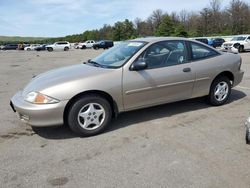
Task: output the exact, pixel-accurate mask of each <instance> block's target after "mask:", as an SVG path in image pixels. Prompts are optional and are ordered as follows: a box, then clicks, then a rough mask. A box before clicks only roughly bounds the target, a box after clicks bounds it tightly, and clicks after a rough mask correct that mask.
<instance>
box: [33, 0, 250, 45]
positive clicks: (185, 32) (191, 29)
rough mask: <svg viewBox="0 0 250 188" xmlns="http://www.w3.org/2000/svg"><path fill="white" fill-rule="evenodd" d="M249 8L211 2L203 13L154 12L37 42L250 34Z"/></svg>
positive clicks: (236, 0) (237, 2)
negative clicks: (132, 19)
mask: <svg viewBox="0 0 250 188" xmlns="http://www.w3.org/2000/svg"><path fill="white" fill-rule="evenodd" d="M249 20H250V5H249V4H248V3H246V2H245V1H244V0H231V1H230V3H229V4H228V5H227V6H224V7H223V6H222V1H221V0H210V2H209V5H208V6H207V7H205V8H203V9H202V10H200V11H197V12H194V11H187V10H182V11H180V12H171V13H168V12H164V10H161V9H157V10H154V11H153V12H152V13H151V15H149V16H148V18H147V19H144V20H143V19H141V18H136V19H135V20H134V21H131V20H128V19H125V20H124V21H118V22H116V23H115V24H114V25H108V24H104V25H103V27H101V28H100V29H95V30H87V31H84V32H83V33H81V34H74V35H68V36H65V37H59V38H48V39H45V40H42V41H41V40H40V41H35V42H39V43H53V42H55V41H62V40H65V41H69V42H79V41H86V40H101V39H109V40H114V41H122V40H127V39H133V38H137V37H145V36H180V37H202V36H223V35H237V34H246V33H250V21H249Z"/></svg>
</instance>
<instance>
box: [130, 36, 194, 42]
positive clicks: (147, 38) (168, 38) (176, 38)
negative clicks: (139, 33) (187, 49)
mask: <svg viewBox="0 0 250 188" xmlns="http://www.w3.org/2000/svg"><path fill="white" fill-rule="evenodd" d="M164 40H186V41H191V40H190V39H187V38H183V37H145V38H136V39H133V40H130V41H141V42H160V41H164Z"/></svg>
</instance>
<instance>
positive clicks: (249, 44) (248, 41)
mask: <svg viewBox="0 0 250 188" xmlns="http://www.w3.org/2000/svg"><path fill="white" fill-rule="evenodd" d="M234 49H237V51H238V52H239V53H241V52H244V51H248V50H250V35H239V36H236V37H233V39H232V40H231V41H229V42H224V43H223V45H222V50H224V51H233V50H234Z"/></svg>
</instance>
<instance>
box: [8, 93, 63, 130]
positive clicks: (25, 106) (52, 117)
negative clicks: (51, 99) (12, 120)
mask: <svg viewBox="0 0 250 188" xmlns="http://www.w3.org/2000/svg"><path fill="white" fill-rule="evenodd" d="M67 102H68V101H60V102H59V103H56V104H42V105H36V104H32V103H29V102H26V101H25V100H24V98H23V96H22V94H21V92H20V91H19V92H18V93H17V94H16V95H14V96H13V97H12V98H11V101H10V105H11V108H12V109H13V111H14V112H17V114H18V116H19V118H20V120H21V121H23V122H24V123H27V124H29V125H32V126H37V127H47V126H54V125H63V113H64V109H65V106H66V104H67Z"/></svg>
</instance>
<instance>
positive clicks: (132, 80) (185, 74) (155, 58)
mask: <svg viewBox="0 0 250 188" xmlns="http://www.w3.org/2000/svg"><path fill="white" fill-rule="evenodd" d="M136 61H144V62H146V64H147V65H148V68H147V69H145V70H140V71H133V70H124V73H123V100H124V109H125V110H132V109H137V108H141V107H146V106H152V105H157V104H161V103H166V102H173V101H178V100H184V99H188V98H190V97H191V96H192V89H193V85H194V81H195V73H194V72H193V71H192V68H191V67H190V64H189V63H188V51H187V47H186V44H185V42H184V41H164V42H158V43H155V44H153V45H151V46H150V47H148V48H147V49H146V50H145V51H144V52H143V53H142V54H141V55H140V56H139V57H138V58H137V59H136ZM136 61H135V62H136ZM135 62H134V63H135ZM132 65H133V64H132Z"/></svg>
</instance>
